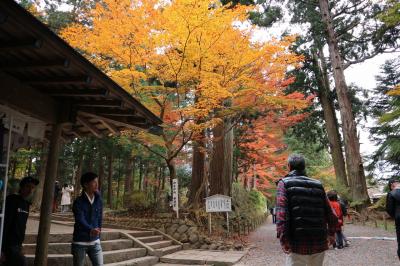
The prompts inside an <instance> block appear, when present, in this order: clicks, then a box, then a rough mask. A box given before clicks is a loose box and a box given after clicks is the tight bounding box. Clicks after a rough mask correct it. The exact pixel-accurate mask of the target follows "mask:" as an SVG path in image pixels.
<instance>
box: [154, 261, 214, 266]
mask: <svg viewBox="0 0 400 266" xmlns="http://www.w3.org/2000/svg"><path fill="white" fill-rule="evenodd" d="M201 265H203V266H213V265H214V264H201ZM154 266H193V264H173V263H164V262H161V263H157V264H154Z"/></svg>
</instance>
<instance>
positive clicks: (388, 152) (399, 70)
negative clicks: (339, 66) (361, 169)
mask: <svg viewBox="0 0 400 266" xmlns="http://www.w3.org/2000/svg"><path fill="white" fill-rule="evenodd" d="M376 79H377V81H378V84H377V85H378V86H377V87H376V88H375V89H374V91H373V97H371V99H370V100H369V103H368V105H369V106H370V112H371V113H372V115H373V117H374V118H375V119H377V120H378V122H379V123H378V124H377V125H376V126H374V127H372V128H371V134H372V137H373V141H374V142H375V143H376V144H377V146H378V150H377V151H376V152H375V153H374V154H373V156H372V160H371V163H370V164H369V166H368V169H369V170H372V171H377V172H379V173H380V175H382V173H389V174H392V175H398V174H400V123H399V121H400V119H399V118H400V95H399V94H395V95H391V96H389V95H387V93H388V92H389V91H390V90H393V89H394V88H395V87H396V86H397V85H398V84H400V58H399V57H398V58H395V59H392V60H388V61H386V62H385V64H384V65H383V66H382V67H381V74H380V75H379V76H377V77H376Z"/></svg>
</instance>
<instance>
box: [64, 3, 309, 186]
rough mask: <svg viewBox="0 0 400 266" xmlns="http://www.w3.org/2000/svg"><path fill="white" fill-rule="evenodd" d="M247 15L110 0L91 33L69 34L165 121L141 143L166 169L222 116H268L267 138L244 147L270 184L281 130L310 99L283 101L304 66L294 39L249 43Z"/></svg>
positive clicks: (72, 30)
mask: <svg viewBox="0 0 400 266" xmlns="http://www.w3.org/2000/svg"><path fill="white" fill-rule="evenodd" d="M249 8H252V7H244V6H240V5H238V6H235V7H229V6H228V7H227V6H222V5H221V4H220V2H219V1H212V0H196V1H194V0H172V1H157V0H146V1H141V0H103V1H101V3H99V4H97V5H96V7H95V8H94V9H93V10H90V11H89V13H88V14H87V17H88V20H89V21H91V25H90V26H87V25H86V26H85V25H80V24H75V25H72V26H70V27H68V28H67V29H65V30H64V31H63V32H62V36H63V37H64V38H65V39H66V40H67V41H68V42H70V43H71V44H72V45H73V46H75V47H77V48H79V49H81V50H82V51H84V52H85V54H86V55H87V56H88V58H89V60H91V61H92V62H94V63H95V64H97V65H98V66H99V67H100V68H102V69H103V70H104V71H105V72H106V73H107V74H109V75H110V76H111V77H112V78H113V79H114V80H115V81H116V82H118V83H119V84H120V85H121V86H122V87H123V88H125V89H126V90H127V91H129V92H131V93H132V94H133V95H135V96H136V97H140V99H141V101H142V102H143V103H144V104H145V105H146V106H147V107H148V108H149V109H151V110H152V111H153V112H155V113H156V114H158V115H160V117H161V118H162V119H163V121H164V133H163V135H162V136H161V137H159V138H157V137H154V136H148V135H146V134H145V133H141V134H139V135H138V136H137V137H139V138H140V139H142V140H143V141H144V142H145V143H146V145H148V146H149V147H151V146H159V147H160V146H161V147H163V148H164V149H165V153H164V155H162V154H161V155H162V156H163V157H164V158H165V159H166V160H167V161H168V160H169V161H170V160H173V159H174V158H175V157H176V156H178V154H179V152H180V151H181V150H182V149H183V147H184V146H185V144H186V143H187V142H188V141H190V140H191V137H192V136H193V134H196V132H200V131H201V130H203V129H204V128H210V127H213V126H214V125H215V124H216V123H218V122H219V121H221V118H223V117H231V118H232V119H233V120H234V119H239V118H240V117H241V116H242V114H244V113H249V112H250V113H255V112H257V113H263V114H264V118H263V119H261V120H257V121H255V122H254V123H255V128H258V127H263V129H262V130H261V129H260V130H258V129H257V131H256V132H254V133H255V134H258V135H260V138H257V140H253V142H249V143H248V144H246V145H247V146H242V147H243V148H245V149H248V151H249V152H250V154H249V158H251V160H252V161H254V162H256V163H254V164H253V169H254V171H256V172H257V173H259V174H260V175H261V176H263V177H265V178H266V179H267V178H272V176H271V174H269V171H267V169H269V168H271V167H272V166H275V167H276V169H278V171H279V169H281V168H282V166H281V163H280V162H281V159H280V157H279V156H278V155H274V152H275V151H276V150H277V149H280V148H281V147H282V143H281V142H280V141H279V140H280V139H281V138H282V130H283V129H284V128H286V127H288V126H290V125H292V124H293V123H295V122H296V121H298V120H299V119H301V118H302V116H301V115H293V114H295V113H296V111H297V110H301V109H303V108H305V107H307V105H308V103H309V100H310V99H304V96H303V95H302V94H300V93H292V94H290V95H285V93H284V89H285V88H286V87H287V86H288V85H289V84H291V83H292V82H293V81H294V79H293V78H292V77H289V78H288V77H287V75H286V73H287V70H288V69H289V68H297V67H300V63H301V60H302V57H301V56H298V55H296V54H294V53H292V52H291V51H290V49H289V46H290V45H291V44H292V43H293V41H294V39H295V37H293V36H289V37H285V38H283V39H282V40H272V41H270V42H267V43H254V42H251V37H252V34H253V32H254V27H252V26H249V27H247V28H246V29H244V30H243V29H240V27H238V26H237V25H239V24H240V23H241V22H243V21H245V20H246V19H247V14H248V12H247V11H248V9H249ZM195 98H196V100H195ZM227 102H229V104H226V103H227ZM200 121H201V123H200ZM255 128H253V129H251V130H256V129H255ZM249 130H250V129H249ZM261 148H262V149H261ZM255 150H258V152H254V151H255ZM261 151H262V152H261ZM271 154H272V155H271ZM274 161H275V162H274ZM251 171H253V170H251ZM249 174H250V173H249ZM263 185H264V183H261V182H260V184H259V186H263Z"/></svg>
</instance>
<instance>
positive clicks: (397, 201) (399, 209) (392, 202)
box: [386, 189, 400, 222]
mask: <svg viewBox="0 0 400 266" xmlns="http://www.w3.org/2000/svg"><path fill="white" fill-rule="evenodd" d="M386 212H387V213H388V214H389V215H390V216H391V217H392V218H394V219H395V220H396V222H400V189H394V190H392V191H391V192H389V193H388V194H387V196H386Z"/></svg>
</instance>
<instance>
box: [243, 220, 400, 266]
mask: <svg viewBox="0 0 400 266" xmlns="http://www.w3.org/2000/svg"><path fill="white" fill-rule="evenodd" d="M345 235H346V236H347V237H357V238H354V239H351V245H350V247H348V248H344V249H340V250H333V249H330V250H329V251H328V252H327V253H326V257H325V263H324V266H349V265H351V266H386V265H387V266H389V265H400V263H399V260H398V258H397V255H396V254H397V253H396V249H397V243H396V241H393V240H389V238H393V237H396V236H395V233H391V232H387V231H385V230H382V229H378V228H372V227H366V226H357V225H345ZM358 237H362V238H358ZM376 237H377V238H384V239H385V238H386V239H385V240H380V239H375V238H376ZM249 240H250V244H251V245H252V246H253V248H252V249H251V250H250V251H249V253H248V254H247V255H246V256H245V257H243V258H242V259H241V261H240V262H239V263H237V264H235V265H236V266H243V265H251V266H261V265H262V266H266V265H268V266H282V265H285V260H286V256H285V254H284V253H283V252H282V250H281V247H280V244H279V240H278V239H277V238H276V231H275V225H273V224H271V223H266V224H264V225H263V226H261V227H260V228H259V229H258V230H256V231H255V232H253V233H252V234H250V237H249Z"/></svg>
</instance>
